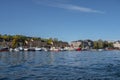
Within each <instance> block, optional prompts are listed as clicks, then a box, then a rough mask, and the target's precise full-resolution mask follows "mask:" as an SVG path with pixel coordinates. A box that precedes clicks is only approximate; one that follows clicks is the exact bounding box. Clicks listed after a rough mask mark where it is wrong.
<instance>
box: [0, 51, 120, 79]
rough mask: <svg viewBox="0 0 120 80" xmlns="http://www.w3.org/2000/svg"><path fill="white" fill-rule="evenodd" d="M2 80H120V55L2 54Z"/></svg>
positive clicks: (112, 53)
mask: <svg viewBox="0 0 120 80" xmlns="http://www.w3.org/2000/svg"><path fill="white" fill-rule="evenodd" d="M0 80H120V51H102V52H97V51H94V52H92V51H81V52H74V51H73V52H69V51H68V52H42V51H41V52H1V53H0Z"/></svg>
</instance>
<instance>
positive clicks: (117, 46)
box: [113, 41, 120, 49]
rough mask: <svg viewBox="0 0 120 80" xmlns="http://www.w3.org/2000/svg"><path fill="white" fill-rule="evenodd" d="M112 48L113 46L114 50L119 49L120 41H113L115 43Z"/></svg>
mask: <svg viewBox="0 0 120 80" xmlns="http://www.w3.org/2000/svg"><path fill="white" fill-rule="evenodd" d="M113 46H114V48H118V49H120V41H115V42H114V43H113Z"/></svg>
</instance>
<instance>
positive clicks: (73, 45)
mask: <svg viewBox="0 0 120 80" xmlns="http://www.w3.org/2000/svg"><path fill="white" fill-rule="evenodd" d="M70 45H71V47H73V48H75V49H77V48H79V47H80V46H81V45H82V40H79V41H72V42H71V43H70Z"/></svg>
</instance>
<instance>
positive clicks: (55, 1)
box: [37, 0, 105, 14]
mask: <svg viewBox="0 0 120 80" xmlns="http://www.w3.org/2000/svg"><path fill="white" fill-rule="evenodd" d="M66 2H69V0H37V3H38V4H42V5H45V6H50V7H57V8H62V9H66V10H74V11H80V12H88V13H100V14H104V13H105V12H103V11H100V10H95V9H92V8H87V7H82V6H77V5H72V4H64V3H66Z"/></svg>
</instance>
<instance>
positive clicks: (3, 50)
mask: <svg viewBox="0 0 120 80" xmlns="http://www.w3.org/2000/svg"><path fill="white" fill-rule="evenodd" d="M5 51H9V48H7V47H4V48H1V49H0V52H5Z"/></svg>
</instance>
